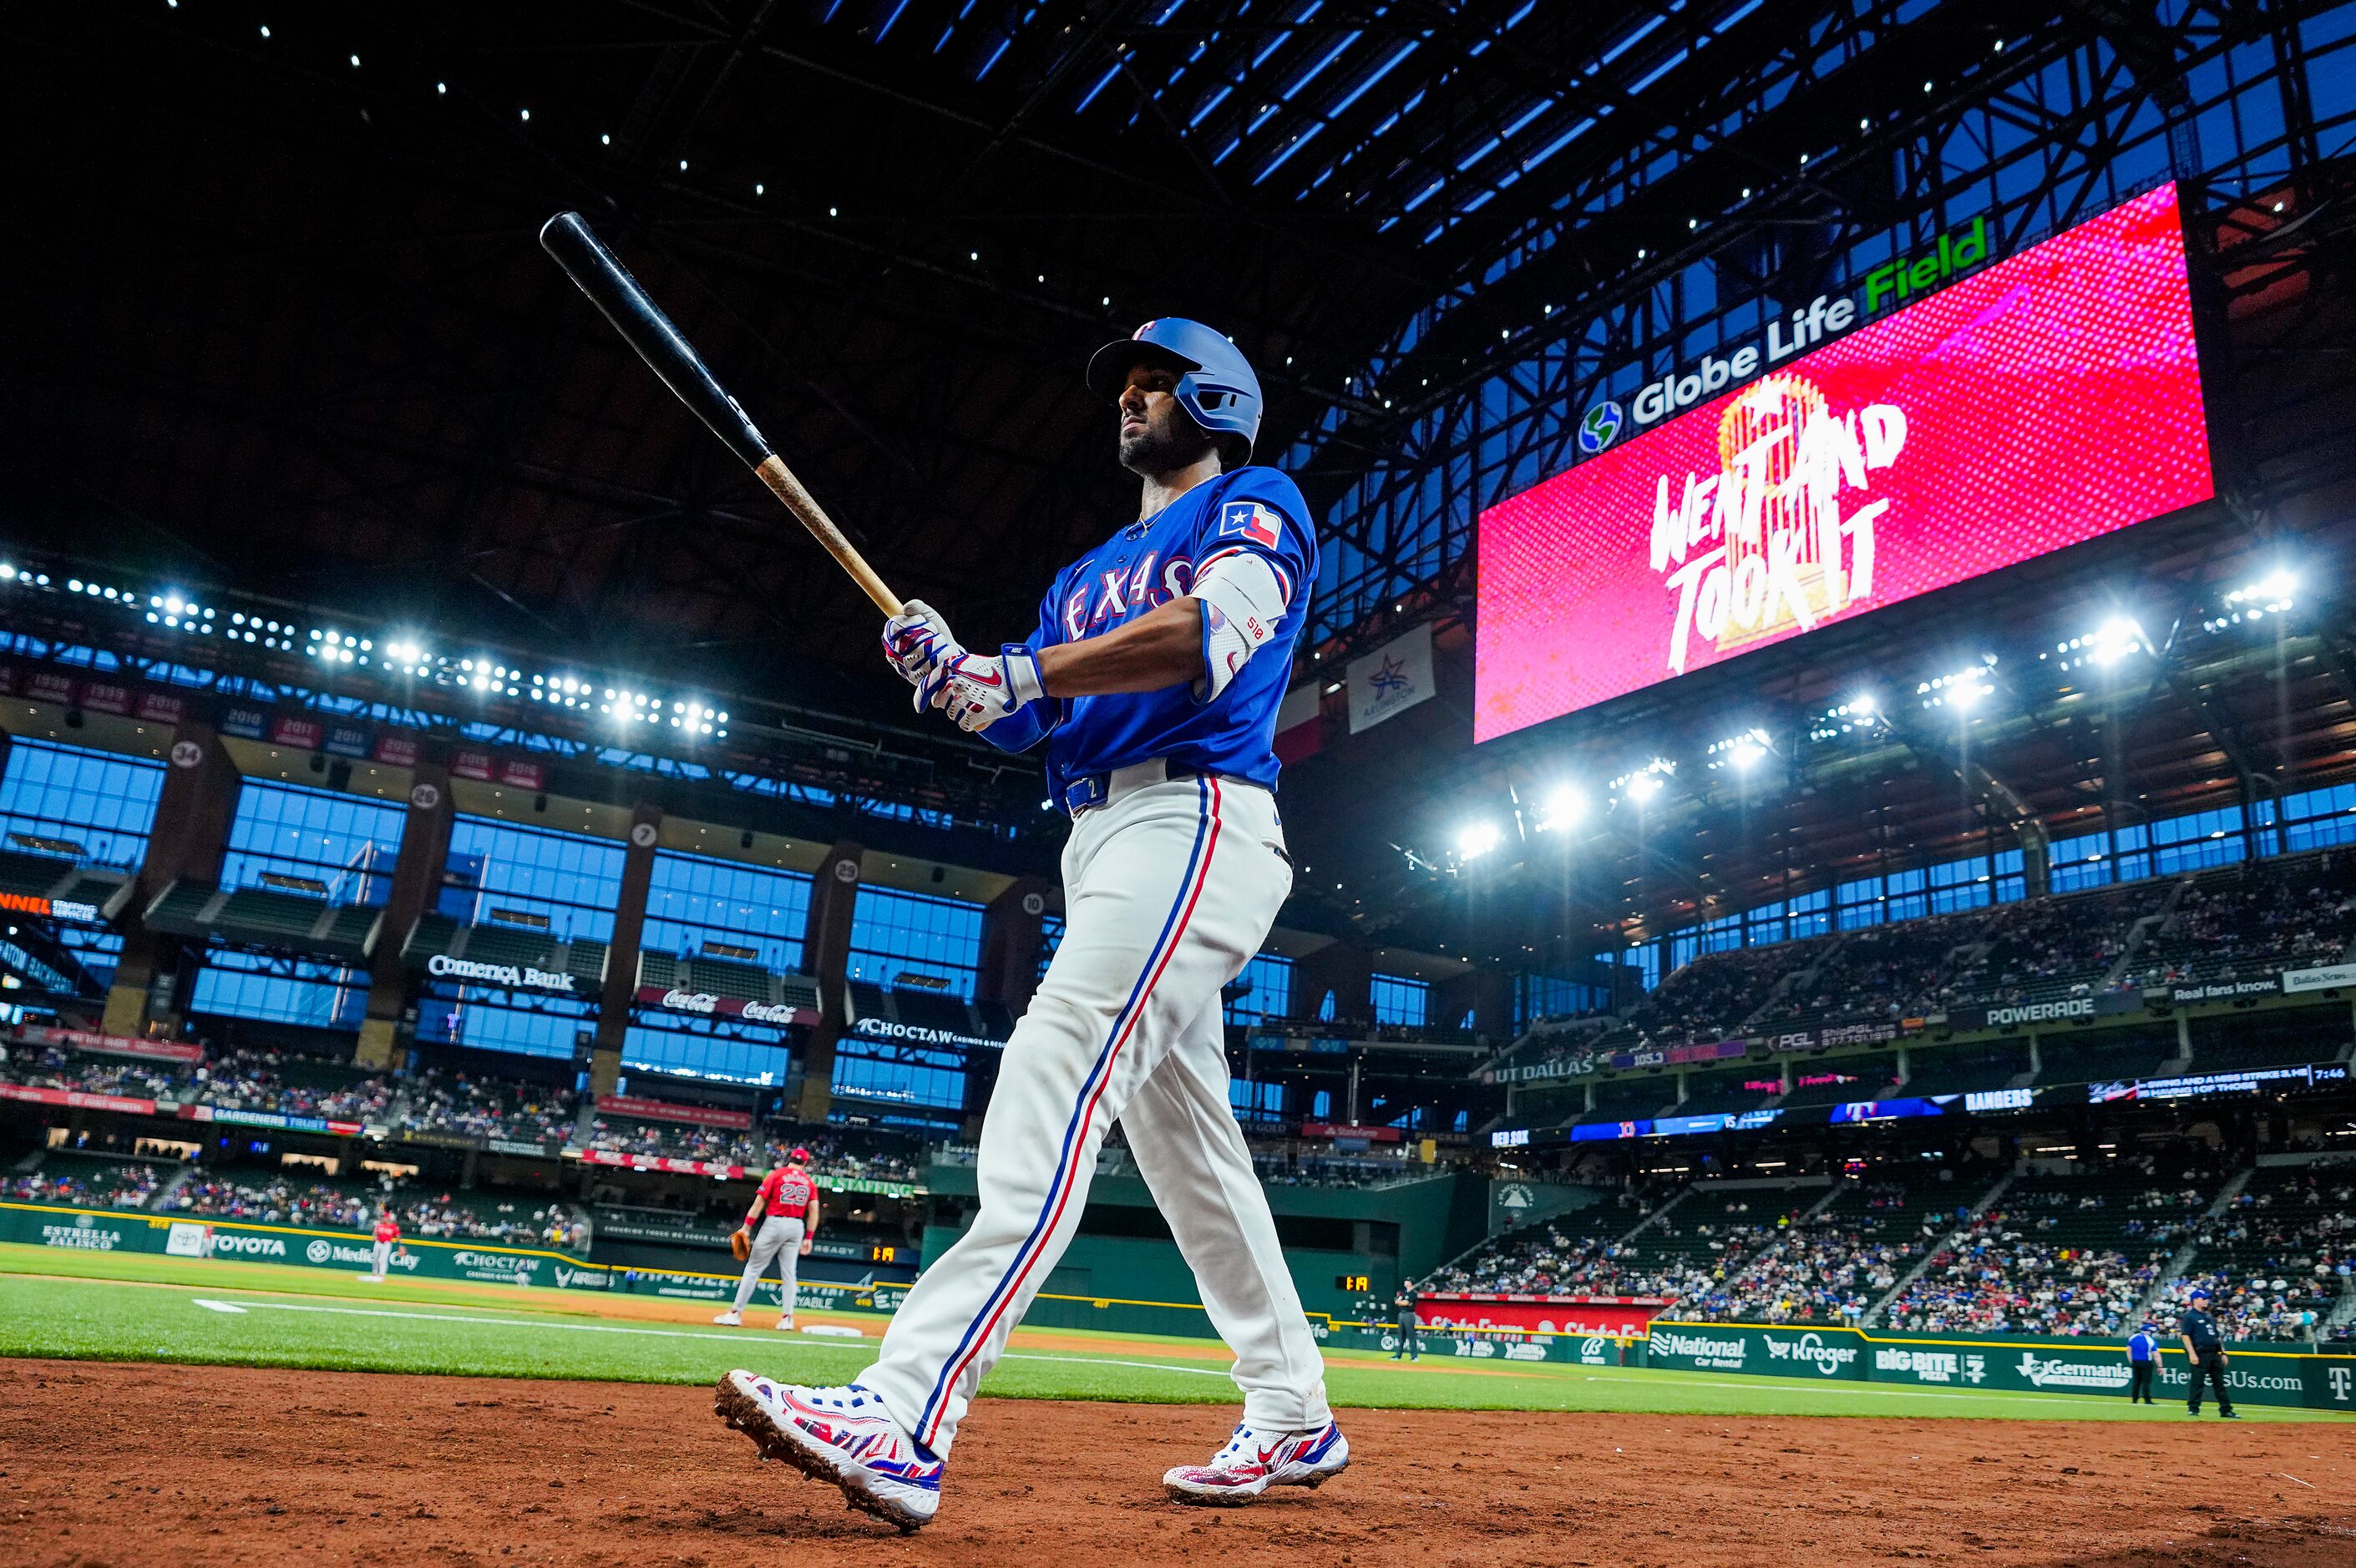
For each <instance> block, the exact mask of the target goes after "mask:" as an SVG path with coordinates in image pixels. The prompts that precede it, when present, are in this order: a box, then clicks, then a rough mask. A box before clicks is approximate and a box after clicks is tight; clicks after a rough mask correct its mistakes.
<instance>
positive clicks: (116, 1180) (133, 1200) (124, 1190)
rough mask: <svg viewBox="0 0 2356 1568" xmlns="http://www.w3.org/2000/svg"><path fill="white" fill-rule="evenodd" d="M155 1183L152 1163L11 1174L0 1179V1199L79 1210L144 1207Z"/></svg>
mask: <svg viewBox="0 0 2356 1568" xmlns="http://www.w3.org/2000/svg"><path fill="white" fill-rule="evenodd" d="M157 1185H158V1180H157V1178H156V1175H155V1167H154V1166H152V1165H145V1164H139V1163H136V1162H126V1163H124V1164H123V1165H119V1166H113V1167H108V1168H99V1169H95V1170H89V1171H83V1172H80V1173H76V1172H73V1171H58V1172H50V1171H45V1170H32V1171H27V1172H24V1173H22V1174H16V1173H12V1174H10V1175H8V1176H7V1177H5V1178H0V1198H4V1199H6V1200H9V1201H10V1202H14V1203H62V1204H66V1205H69V1206H70V1207H73V1208H78V1209H144V1208H145V1207H146V1206H147V1200H148V1199H150V1198H152V1197H154V1196H155V1189H156V1187H157Z"/></svg>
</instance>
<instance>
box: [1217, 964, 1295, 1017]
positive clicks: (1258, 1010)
mask: <svg viewBox="0 0 2356 1568" xmlns="http://www.w3.org/2000/svg"><path fill="white" fill-rule="evenodd" d="M1219 996H1220V998H1221V1001H1222V1003H1223V1004H1224V1006H1223V1009H1222V1010H1223V1011H1224V1012H1225V1013H1226V1021H1227V1022H1229V1023H1231V1024H1240V1025H1243V1026H1245V1027H1246V1028H1248V1027H1249V1026H1251V1025H1253V1024H1256V1023H1258V1022H1259V1020H1260V1019H1268V1018H1276V1019H1280V1018H1287V1017H1290V1008H1291V1006H1292V960H1291V959H1290V958H1280V957H1278V956H1277V955H1275V954H1273V953H1260V954H1256V955H1253V956H1252V958H1251V959H1250V961H1249V962H1248V963H1247V964H1245V965H1244V967H1243V973H1241V974H1239V975H1237V976H1236V977H1235V979H1234V980H1233V981H1231V982H1229V983H1228V985H1227V987H1226V989H1225V990H1223V991H1221V992H1220V993H1219Z"/></svg>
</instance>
